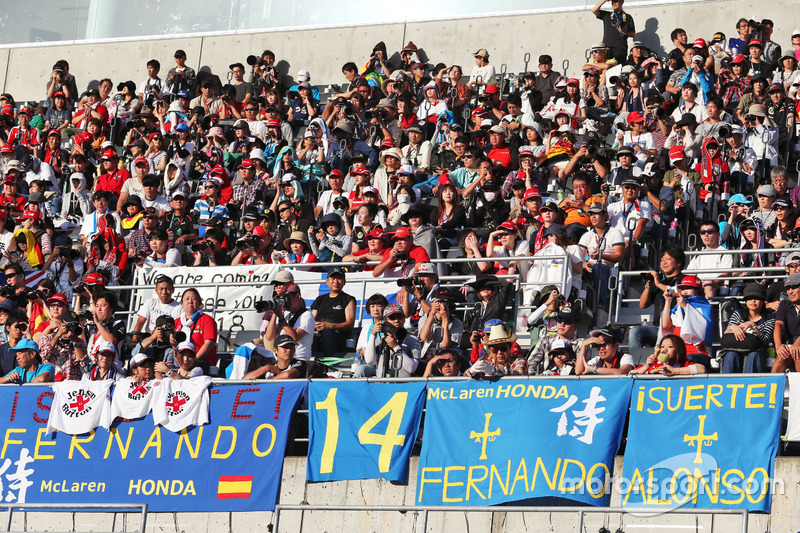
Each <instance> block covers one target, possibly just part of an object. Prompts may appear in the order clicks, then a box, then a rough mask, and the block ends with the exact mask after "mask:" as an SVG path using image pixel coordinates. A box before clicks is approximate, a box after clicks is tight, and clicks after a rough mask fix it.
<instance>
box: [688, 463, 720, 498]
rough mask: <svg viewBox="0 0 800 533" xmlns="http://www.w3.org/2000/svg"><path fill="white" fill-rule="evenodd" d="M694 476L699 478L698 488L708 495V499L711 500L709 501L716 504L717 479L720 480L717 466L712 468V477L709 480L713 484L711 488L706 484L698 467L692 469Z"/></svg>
mask: <svg viewBox="0 0 800 533" xmlns="http://www.w3.org/2000/svg"><path fill="white" fill-rule="evenodd" d="M694 477H695V479H698V480H700V482H699V483H698V489H701V490H703V491H704V492H705V493H706V494H707V495H708V499H709V500H710V501H711V503H714V504H716V503H717V502H718V501H719V480H720V475H719V468H717V469H716V470H714V472H713V477H712V478H711V482H712V483H713V485H714V487H713V488H711V487H710V486H709V485H708V481H706V477H705V476H704V475H703V473H702V472H700V469H699V468H695V469H694ZM698 492H699V490H698ZM695 497H696V496H695Z"/></svg>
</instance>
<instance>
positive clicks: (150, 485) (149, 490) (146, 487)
mask: <svg viewBox="0 0 800 533" xmlns="http://www.w3.org/2000/svg"><path fill="white" fill-rule="evenodd" d="M155 490H156V482H155V481H153V480H152V479H145V480H144V483H142V494H144V495H145V496H150V495H151V494H153V492H155Z"/></svg>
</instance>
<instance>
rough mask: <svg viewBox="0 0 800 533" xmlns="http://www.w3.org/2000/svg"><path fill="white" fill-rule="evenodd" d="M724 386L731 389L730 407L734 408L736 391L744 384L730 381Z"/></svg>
mask: <svg viewBox="0 0 800 533" xmlns="http://www.w3.org/2000/svg"><path fill="white" fill-rule="evenodd" d="M725 386H726V387H728V388H729V389H731V409H736V393H738V392H739V389H741V388H743V387H744V385H743V384H741V383H731V384H726V385H725Z"/></svg>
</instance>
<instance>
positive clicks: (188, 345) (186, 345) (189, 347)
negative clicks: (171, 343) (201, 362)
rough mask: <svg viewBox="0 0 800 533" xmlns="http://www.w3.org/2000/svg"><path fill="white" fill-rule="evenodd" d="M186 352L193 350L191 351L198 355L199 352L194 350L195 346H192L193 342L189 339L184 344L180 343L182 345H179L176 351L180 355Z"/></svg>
mask: <svg viewBox="0 0 800 533" xmlns="http://www.w3.org/2000/svg"><path fill="white" fill-rule="evenodd" d="M184 350H191V351H193V352H194V353H197V351H196V350H195V349H194V344H192V341H190V340H189V339H186V340H185V341H183V342H182V343H180V344H179V345H178V349H177V350H176V351H177V352H178V353H180V352H182V351H184Z"/></svg>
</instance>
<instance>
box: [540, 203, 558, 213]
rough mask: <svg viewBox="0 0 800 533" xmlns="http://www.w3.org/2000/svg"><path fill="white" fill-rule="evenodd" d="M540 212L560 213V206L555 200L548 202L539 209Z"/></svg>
mask: <svg viewBox="0 0 800 533" xmlns="http://www.w3.org/2000/svg"><path fill="white" fill-rule="evenodd" d="M539 211H553V212H554V213H558V204H557V203H555V202H554V201H553V200H548V201H546V202H545V203H544V204H542V207H540V208H539Z"/></svg>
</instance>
